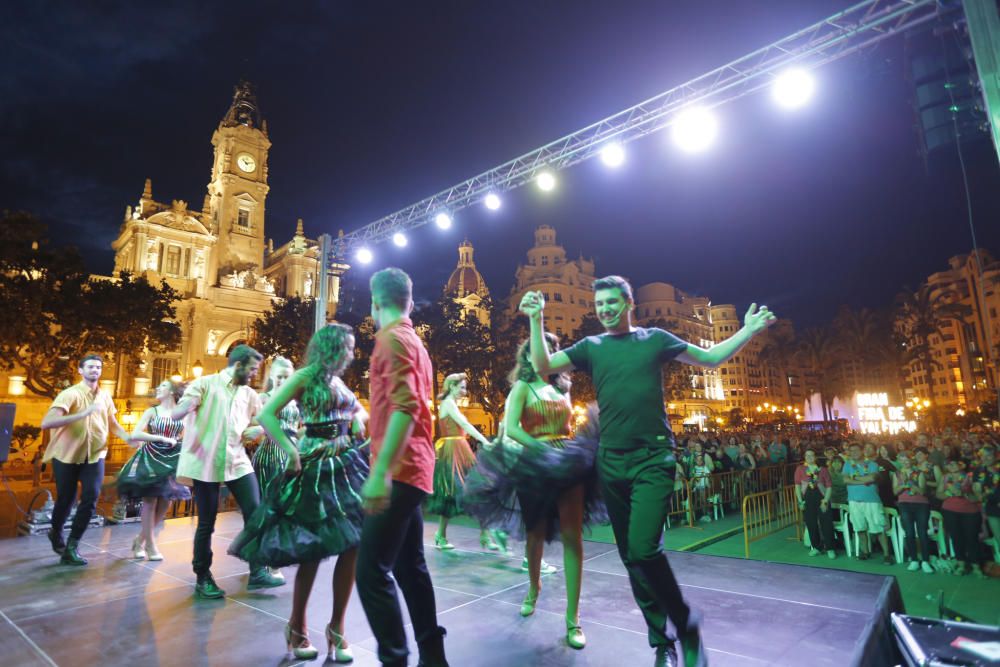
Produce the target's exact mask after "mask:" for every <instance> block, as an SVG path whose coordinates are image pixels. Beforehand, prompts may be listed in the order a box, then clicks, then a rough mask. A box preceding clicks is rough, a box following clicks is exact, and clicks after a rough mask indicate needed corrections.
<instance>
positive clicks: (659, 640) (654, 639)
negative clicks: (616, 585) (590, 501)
mask: <svg viewBox="0 0 1000 667" xmlns="http://www.w3.org/2000/svg"><path fill="white" fill-rule="evenodd" d="M676 468H677V463H676V460H675V458H674V453H673V450H671V449H667V448H663V447H641V448H637V449H630V450H613V449H606V448H605V447H603V446H602V447H601V448H600V449H599V450H598V453H597V472H598V476H599V479H600V485H601V493H602V494H603V495H604V501H605V503H606V504H607V507H608V515H609V516H610V518H611V528H612V530H613V531H614V534H615V542H617V544H618V554H619V555H620V556H621V559H622V563H624V564H625V568H626V569H627V570H628V576H629V583H630V584H631V585H632V596H633V597H634V598H635V601H636V603H637V604H638V605H639V609H640V610H641V611H642V615H643V616H644V617H645V619H646V627H647V632H648V636H649V645H650V646H653V647H658V646H664V645H669V644H672V643H673V639H671V638H670V637H668V635H667V632H666V623H667V617H669V618H670V621H671V622H672V623H673V624H674V627H675V628H676V629H677V633H678V634H679V635H681V636H684V635H685V634H687V633H688V632H689V627H688V626H689V623H690V621H691V610H690V608H688V606H687V604H686V603H685V602H684V597H683V595H681V589H680V587H679V586H678V585H677V580H676V579H675V578H674V573H673V571H672V570H671V569H670V564H669V563H668V562H667V556H666V554H665V553H664V552H663V548H662V546H661V540H662V538H663V523H664V521H665V520H666V512H667V502H668V501H669V499H670V495H671V494H672V493H673V491H674V473H675V471H676Z"/></svg>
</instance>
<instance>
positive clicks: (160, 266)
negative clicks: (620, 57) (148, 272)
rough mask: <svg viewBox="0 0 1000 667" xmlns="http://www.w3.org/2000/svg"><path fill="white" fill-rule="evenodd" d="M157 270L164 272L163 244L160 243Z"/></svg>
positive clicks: (157, 254)
mask: <svg viewBox="0 0 1000 667" xmlns="http://www.w3.org/2000/svg"><path fill="white" fill-rule="evenodd" d="M156 272H157V273H163V244H162V243H161V244H160V252H158V253H156Z"/></svg>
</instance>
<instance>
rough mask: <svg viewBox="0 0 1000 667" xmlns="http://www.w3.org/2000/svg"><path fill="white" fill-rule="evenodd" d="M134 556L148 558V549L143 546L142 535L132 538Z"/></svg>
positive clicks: (141, 558) (139, 558) (137, 558)
mask: <svg viewBox="0 0 1000 667" xmlns="http://www.w3.org/2000/svg"><path fill="white" fill-rule="evenodd" d="M132 558H133V559H134V560H143V559H145V558H146V550H145V549H144V548H143V547H142V535H140V536H139V537H137V538H135V539H134V540H132Z"/></svg>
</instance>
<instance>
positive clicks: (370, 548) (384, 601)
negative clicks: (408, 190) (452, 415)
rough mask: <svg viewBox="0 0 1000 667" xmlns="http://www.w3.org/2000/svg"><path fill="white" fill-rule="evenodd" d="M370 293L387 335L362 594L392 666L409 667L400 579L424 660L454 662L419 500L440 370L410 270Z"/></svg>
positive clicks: (373, 396) (375, 386) (429, 459)
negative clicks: (415, 318)
mask: <svg viewBox="0 0 1000 667" xmlns="http://www.w3.org/2000/svg"><path fill="white" fill-rule="evenodd" d="M371 291H372V319H373V320H374V321H375V326H376V327H378V333H377V334H376V335H375V349H374V350H373V351H372V356H371V364H370V367H369V376H370V378H371V393H370V395H369V400H370V403H371V421H370V423H369V427H370V430H371V457H372V466H371V475H370V476H369V477H368V480H367V481H366V482H365V485H364V487H363V489H362V491H363V493H362V495H363V496H364V501H365V510H366V512H367V513H368V514H367V516H365V522H364V526H363V527H362V530H361V545H360V547H359V551H358V595H359V596H360V597H361V604H362V605H363V606H364V609H365V616H367V617H368V624H369V625H370V626H371V628H372V632H373V633H374V635H375V639H376V640H377V641H378V658H379V660H380V661H381V662H382V664H383V665H392V666H393V667H405V665H406V658H407V655H408V654H409V650H408V649H407V647H406V632H405V631H404V629H403V617H402V612H401V610H400V608H399V599H398V597H397V596H396V586H395V583H394V582H393V579H395V582H397V583H399V587H400V589H401V590H402V591H403V596H404V597H405V598H406V607H407V609H408V610H409V612H410V620H411V621H412V623H413V634H414V636H415V637H416V640H417V646H418V648H419V650H420V661H419V665H421V666H422V667H447V665H448V661H447V660H446V659H445V654H444V635H445V629H444V628H442V627H440V626H439V625H438V624H437V605H436V602H435V600H434V587H433V585H432V583H431V576H430V573H429V572H428V571H427V563H426V562H425V561H424V542H423V537H424V519H423V515H422V514H421V512H420V503H421V502H422V501H423V499H424V497H425V496H427V494H429V493H432V492H433V490H434V485H433V477H434V443H433V442H432V438H433V432H434V431H433V423H432V420H431V411H430V397H431V380H432V377H433V376H432V374H433V372H434V370H433V369H432V368H431V360H430V357H428V356H427V350H426V349H424V346H423V343H421V342H420V338H419V337H418V336H417V334H416V332H415V331H414V330H413V323H412V322H411V321H410V318H409V314H410V311H411V310H412V309H413V283H412V282H411V281H410V277H409V276H408V275H406V273H405V272H403V271H401V270H399V269H394V268H390V269H383V270H381V271H379V272H377V273H375V274H374V275H373V276H372V277H371ZM390 573H391V574H390Z"/></svg>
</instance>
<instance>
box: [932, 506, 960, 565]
mask: <svg viewBox="0 0 1000 667" xmlns="http://www.w3.org/2000/svg"><path fill="white" fill-rule="evenodd" d="M935 523H936V524H937V525H936V526H934V524H935ZM931 525H932V526H934V534H935V536H936V537H937V546H938V558H944V559H948V558H954V557H955V547H954V546H953V545H952V543H951V540H950V539H948V536H947V535H946V534H945V529H944V516H942V515H941V512H938V511H937V510H931Z"/></svg>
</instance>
